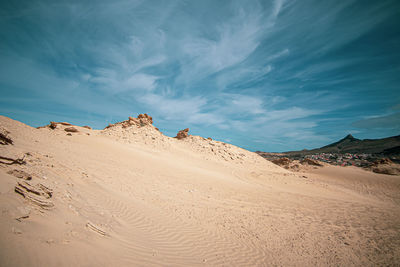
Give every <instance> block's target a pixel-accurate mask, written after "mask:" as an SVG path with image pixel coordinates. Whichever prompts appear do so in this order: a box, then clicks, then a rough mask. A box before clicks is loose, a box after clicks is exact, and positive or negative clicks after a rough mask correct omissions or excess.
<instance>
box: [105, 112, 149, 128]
mask: <svg viewBox="0 0 400 267" xmlns="http://www.w3.org/2000/svg"><path fill="white" fill-rule="evenodd" d="M152 124H153V118H152V117H151V116H149V115H147V114H146V113H145V114H139V115H138V116H137V118H133V117H129V119H128V120H126V121H121V122H117V123H114V124H109V125H108V126H107V127H106V128H104V129H108V128H111V127H115V126H117V125H121V126H122V128H127V127H131V126H136V127H143V126H146V125H152Z"/></svg>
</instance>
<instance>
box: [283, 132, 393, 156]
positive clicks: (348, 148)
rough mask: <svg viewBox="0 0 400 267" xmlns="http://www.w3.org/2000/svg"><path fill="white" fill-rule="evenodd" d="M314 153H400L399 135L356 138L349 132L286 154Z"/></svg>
mask: <svg viewBox="0 0 400 267" xmlns="http://www.w3.org/2000/svg"><path fill="white" fill-rule="evenodd" d="M316 153H366V154H384V155H388V156H391V155H400V135H398V136H392V137H387V138H382V139H363V140H361V139H357V138H354V137H353V136H352V135H351V134H349V135H347V136H346V137H345V138H343V139H341V140H339V141H337V142H335V143H332V144H329V145H327V146H323V147H321V148H316V149H312V150H302V151H289V152H284V153H283V154H286V155H308V154H316Z"/></svg>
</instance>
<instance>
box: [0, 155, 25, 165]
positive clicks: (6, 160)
mask: <svg viewBox="0 0 400 267" xmlns="http://www.w3.org/2000/svg"><path fill="white" fill-rule="evenodd" d="M0 163H2V164H6V165H12V164H19V165H22V164H25V163H26V162H25V156H23V157H22V158H21V159H20V158H18V159H13V158H9V157H3V156H0Z"/></svg>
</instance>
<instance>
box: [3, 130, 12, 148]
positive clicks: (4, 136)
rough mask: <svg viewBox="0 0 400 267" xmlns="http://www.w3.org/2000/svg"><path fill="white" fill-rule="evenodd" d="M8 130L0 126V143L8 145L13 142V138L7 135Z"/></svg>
mask: <svg viewBox="0 0 400 267" xmlns="http://www.w3.org/2000/svg"><path fill="white" fill-rule="evenodd" d="M9 134H10V132H9V131H7V130H6V129H4V128H3V127H1V128H0V144H1V145H8V144H11V145H12V144H13V140H12V139H11V137H10V136H9Z"/></svg>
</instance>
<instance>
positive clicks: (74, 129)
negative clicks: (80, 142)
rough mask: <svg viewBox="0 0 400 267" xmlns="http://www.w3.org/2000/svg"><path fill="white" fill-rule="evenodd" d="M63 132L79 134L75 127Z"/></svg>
mask: <svg viewBox="0 0 400 267" xmlns="http://www.w3.org/2000/svg"><path fill="white" fill-rule="evenodd" d="M64 131H66V132H69V133H77V132H79V131H78V129H76V128H75V127H68V128H65V129H64Z"/></svg>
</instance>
